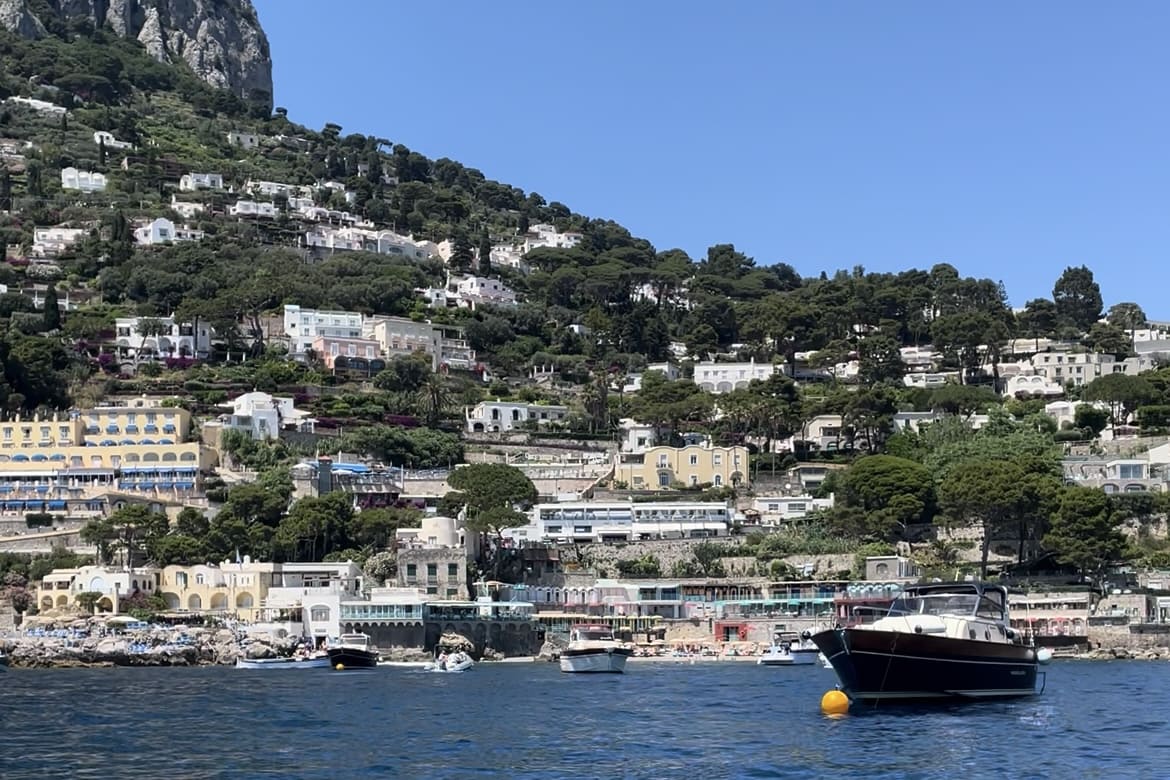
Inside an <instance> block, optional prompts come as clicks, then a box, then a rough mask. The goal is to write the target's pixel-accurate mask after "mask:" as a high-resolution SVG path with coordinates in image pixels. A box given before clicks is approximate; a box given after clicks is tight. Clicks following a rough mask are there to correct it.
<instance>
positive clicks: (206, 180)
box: [179, 173, 223, 192]
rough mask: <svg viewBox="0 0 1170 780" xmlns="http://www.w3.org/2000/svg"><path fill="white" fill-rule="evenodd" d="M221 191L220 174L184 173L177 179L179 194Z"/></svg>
mask: <svg viewBox="0 0 1170 780" xmlns="http://www.w3.org/2000/svg"><path fill="white" fill-rule="evenodd" d="M222 189H223V174H222V173H185V174H183V175H182V176H180V177H179V190H180V191H181V192H197V191H199V190H222Z"/></svg>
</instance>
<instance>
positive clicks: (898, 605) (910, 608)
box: [888, 591, 1003, 620]
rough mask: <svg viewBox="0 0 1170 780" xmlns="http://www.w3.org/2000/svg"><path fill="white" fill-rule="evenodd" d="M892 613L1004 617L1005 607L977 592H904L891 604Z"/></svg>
mask: <svg viewBox="0 0 1170 780" xmlns="http://www.w3.org/2000/svg"><path fill="white" fill-rule="evenodd" d="M888 614H890V615H963V616H978V617H984V618H992V619H996V620H999V619H1002V618H1003V607H1002V606H1001V605H1000V604H999V603H998V602H997V601H995V600H993V599H990V598H988V597H987V596H982V597H981V596H980V595H979V594H977V593H917V592H913V591H911V592H909V593H903V594H902V595H901V596H899V597H898V598H897V599H895V600H894V603H893V604H891V605H890V610H889V613H888Z"/></svg>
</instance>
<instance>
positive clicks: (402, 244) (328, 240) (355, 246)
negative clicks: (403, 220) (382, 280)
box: [305, 212, 435, 261]
mask: <svg viewBox="0 0 1170 780" xmlns="http://www.w3.org/2000/svg"><path fill="white" fill-rule="evenodd" d="M341 213H344V212H341ZM305 245H306V246H310V247H316V248H320V249H329V250H333V251H350V252H356V251H363V252H376V253H377V254H380V255H400V256H403V257H407V258H409V259H411V260H419V261H421V260H426V259H428V258H429V257H431V255H432V254H433V253H434V251H435V244H433V243H432V242H429V241H415V240H414V239H412V238H409V237H407V236H402V235H399V234H397V233H395V232H394V231H392V230H368V229H365V228H358V227H343V228H337V229H334V228H330V227H326V226H321V227H317V228H314V229H313V230H310V231H308V232H307V233H305Z"/></svg>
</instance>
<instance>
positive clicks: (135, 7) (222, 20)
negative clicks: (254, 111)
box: [0, 0, 272, 104]
mask: <svg viewBox="0 0 1170 780" xmlns="http://www.w3.org/2000/svg"><path fill="white" fill-rule="evenodd" d="M45 14H55V15H56V16H57V17H58V18H59V19H61V20H69V19H85V20H86V21H89V22H90V23H91V24H93V25H94V26H95V27H106V28H107V29H109V30H111V31H113V32H114V33H116V34H118V35H121V36H123V37H133V38H136V39H137V40H138V41H139V42H140V43H142V45H143V46H145V47H146V49H147V51H149V52H150V53H151V55H152V56H153V57H154V58H155V59H157V60H159V61H160V62H178V61H183V62H185V63H187V65H188V66H189V67H190V68H191V70H192V71H194V72H195V74H196V75H198V76H199V78H201V79H203V80H204V81H206V82H207V83H209V84H212V85H214V86H217V87H222V88H225V89H230V90H232V91H233V92H235V93H236V94H237V95H240V96H241V97H246V98H253V99H256V98H259V97H260V96H261V93H265V94H266V95H267V98H266V100H267V101H268V102H269V104H271V99H272V98H271V95H272V60H271V58H270V55H269V50H268V39H267V38H266V37H265V35H264V30H262V29H261V28H260V21H259V19H257V17H256V9H255V8H253V7H252V0H0V26H3V27H5V28H6V29H8V30H9V31H11V32H13V33H16V34H17V35H20V36H23V37H25V38H40V37H43V36H45V35H47V34H48V33H47V32H46V29H45V20H44V19H42V18H41V17H43V16H45Z"/></svg>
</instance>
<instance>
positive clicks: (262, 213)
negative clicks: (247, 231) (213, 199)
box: [228, 200, 277, 219]
mask: <svg viewBox="0 0 1170 780" xmlns="http://www.w3.org/2000/svg"><path fill="white" fill-rule="evenodd" d="M228 215H229V216H233V217H264V218H267V219H275V218H276V215H277V208H276V206H274V205H273V204H271V203H265V202H256V201H254V200H237V201H236V202H235V203H233V204H232V205H230V206H228Z"/></svg>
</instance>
